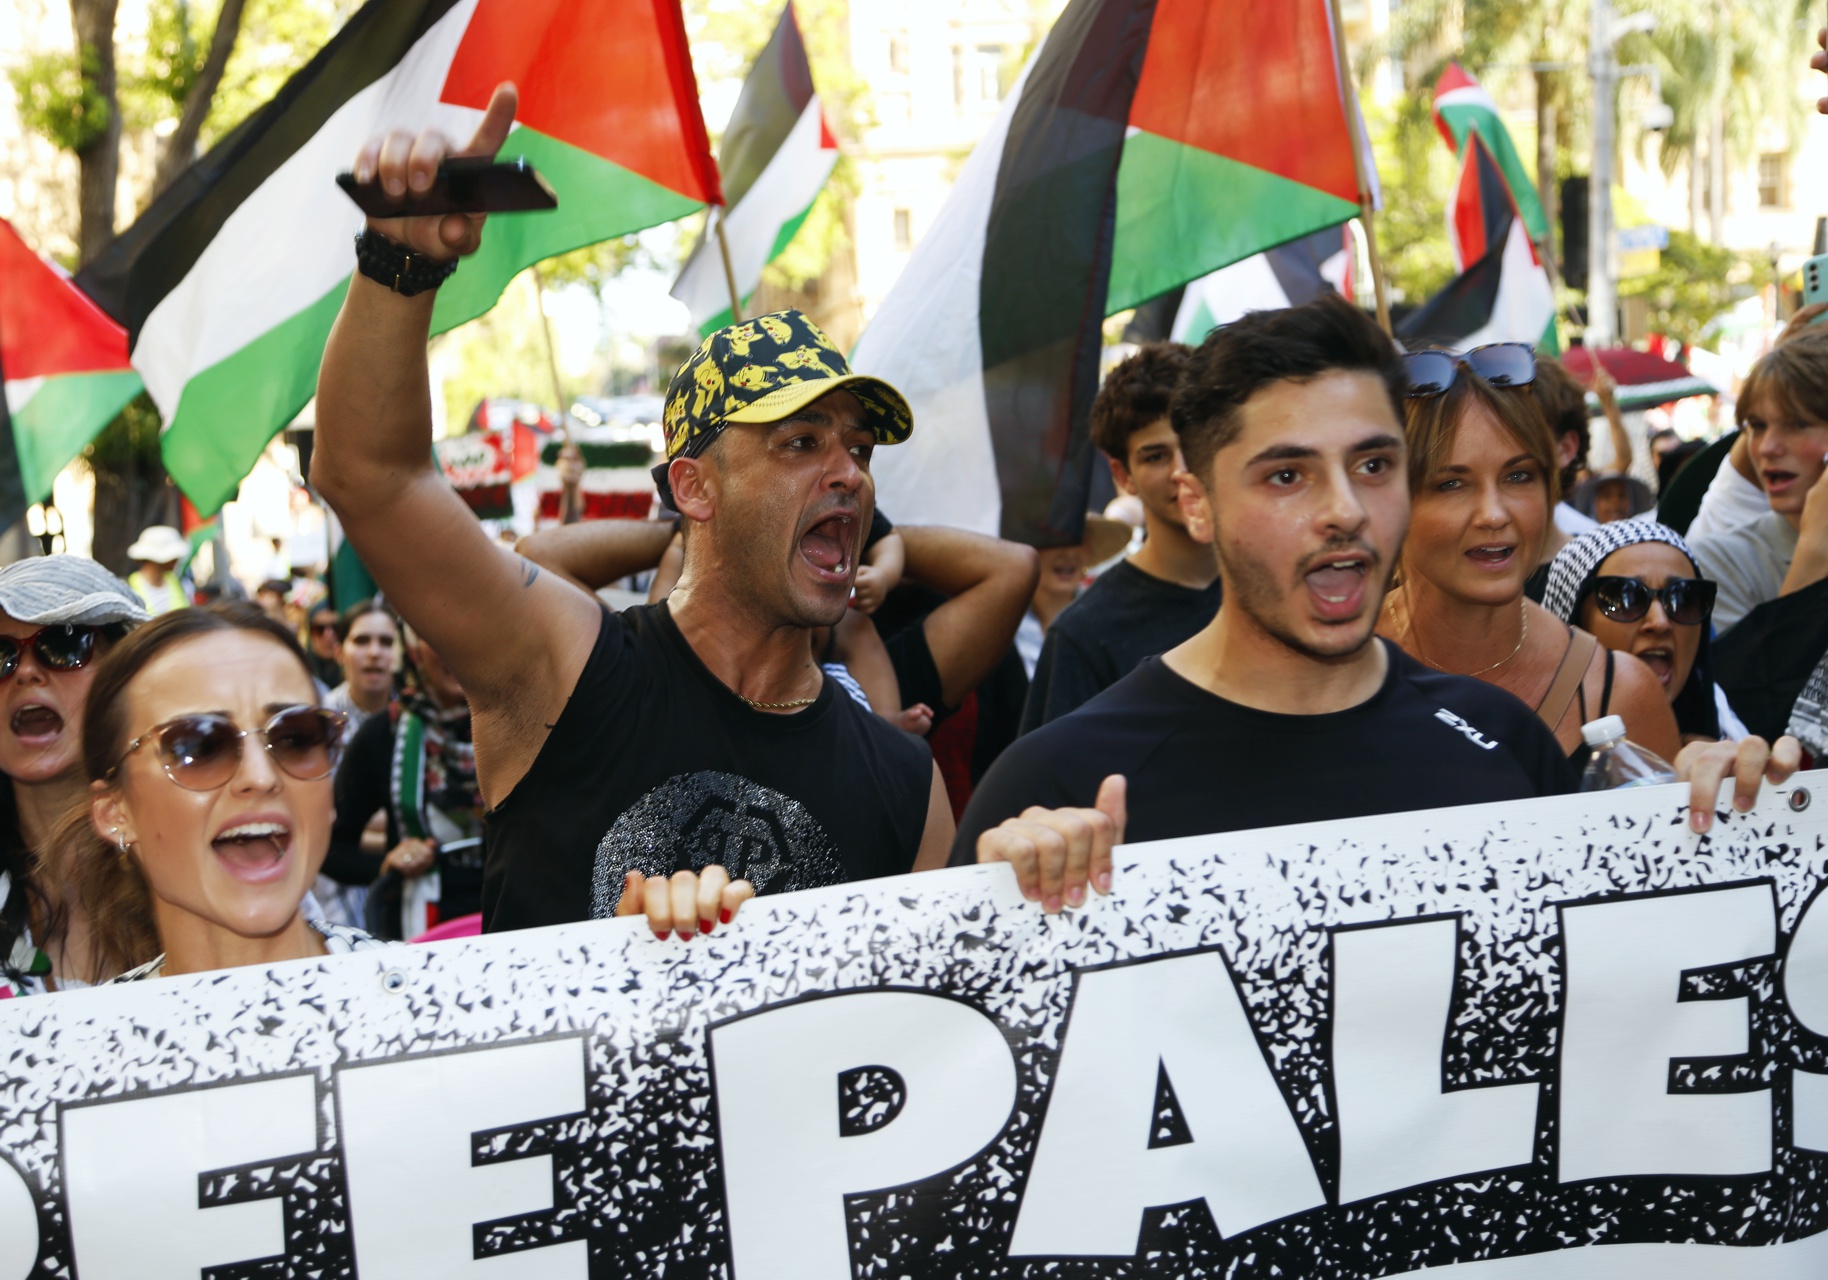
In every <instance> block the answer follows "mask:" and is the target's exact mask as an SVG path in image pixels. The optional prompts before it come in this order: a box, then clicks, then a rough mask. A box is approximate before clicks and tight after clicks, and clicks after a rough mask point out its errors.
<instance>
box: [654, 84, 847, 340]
mask: <svg viewBox="0 0 1828 1280" xmlns="http://www.w3.org/2000/svg"><path fill="white" fill-rule="evenodd" d="M824 131H825V130H824V118H823V117H822V116H821V115H820V107H819V95H818V94H814V95H813V98H812V101H811V102H809V103H807V104H806V110H804V111H802V112H801V113H800V118H799V119H798V120H797V121H795V122H794V126H793V128H792V129H791V130H789V131H788V134H787V137H786V138H785V139H783V140H782V142H781V145H780V149H779V150H777V151H776V152H775V153H774V155H773V156H771V157H769V160H768V164H767V167H765V168H764V169H763V170H762V172H761V173H760V174H759V175H757V177H756V179H755V182H754V183H753V184H752V185H751V186H750V188H749V190H748V191H747V192H745V193H744V195H743V198H742V199H741V200H740V201H738V202H737V203H736V205H734V206H733V207H732V208H731V209H730V210H729V212H728V214H727V215H725V216H724V218H723V227H724V238H725V239H726V240H727V241H728V243H729V246H730V267H731V271H732V273H733V274H734V275H735V276H736V286H737V290H738V291H739V292H740V293H741V294H742V295H743V296H744V297H748V296H749V295H750V294H751V293H753V292H754V291H755V288H756V286H757V285H759V284H760V283H761V282H762V268H764V267H766V266H767V265H768V259H769V254H770V253H771V252H772V250H773V249H774V242H775V241H776V240H777V239H779V238H780V234H781V228H782V227H784V226H786V225H787V224H788V223H789V222H792V221H793V220H794V219H795V218H797V217H799V216H800V215H801V214H803V213H805V212H806V211H807V210H808V209H809V208H811V207H812V202H813V201H814V200H816V199H818V198H819V192H820V190H821V189H822V188H823V187H824V186H825V180H826V178H828V177H830V176H831V171H832V166H833V165H834V164H836V163H837V162H838V152H837V150H836V149H835V148H828V147H822V146H820V145H819V140H820V138H821V136H822V135H823V134H824ZM712 216H714V217H715V216H717V215H716V214H713V215H712ZM709 234H710V233H709V232H707V238H706V240H705V241H704V242H703V243H702V244H700V245H699V246H698V250H697V252H695V253H694V254H693V255H692V260H691V261H690V262H688V263H686V266H685V270H684V271H681V272H680V273H679V279H678V281H677V282H676V283H675V284H674V285H673V296H674V297H675V298H678V299H679V300H680V301H681V302H683V303H685V304H686V306H687V307H688V308H689V309H690V310H691V312H692V327H693V328H694V329H696V328H698V327H699V326H700V325H702V324H704V322H705V321H707V320H709V319H711V318H712V317H713V316H715V315H717V314H718V313H719V312H722V311H727V310H729V308H730V283H729V281H728V280H726V279H725V278H724V264H723V258H722V255H721V254H720V253H719V252H718V249H717V246H716V245H715V244H714V243H713V242H712V241H711V240H710V239H709V238H708V236H709Z"/></svg>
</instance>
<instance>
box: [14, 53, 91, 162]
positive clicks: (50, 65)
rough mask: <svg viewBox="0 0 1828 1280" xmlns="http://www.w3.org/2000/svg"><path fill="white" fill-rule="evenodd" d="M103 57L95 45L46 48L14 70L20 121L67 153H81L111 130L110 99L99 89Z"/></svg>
mask: <svg viewBox="0 0 1828 1280" xmlns="http://www.w3.org/2000/svg"><path fill="white" fill-rule="evenodd" d="M99 61H100V55H98V54H97V53H96V51H95V50H94V49H93V48H84V49H83V51H82V54H81V55H80V56H78V55H77V54H76V53H75V52H74V51H71V52H63V51H49V50H47V51H45V52H42V53H34V54H31V55H30V56H28V57H26V58H24V59H23V60H22V61H21V62H20V63H19V65H18V66H16V67H14V68H13V69H12V71H10V72H9V73H8V79H10V80H11V81H12V83H13V93H14V95H15V96H16V97H17V99H18V108H19V120H20V123H21V124H23V125H24V126H25V127H26V128H27V129H29V130H31V131H32V132H33V133H36V134H38V135H39V136H40V137H43V138H47V139H49V140H50V141H51V143H53V144H54V145H55V146H57V147H58V148H60V149H62V150H64V151H81V150H83V149H84V148H86V147H88V146H89V145H90V144H91V143H93V142H94V141H95V140H96V139H97V138H99V137H101V136H102V134H103V133H104V132H105V131H106V130H107V128H108V99H107V97H106V96H105V95H103V94H102V93H101V91H100V90H98V89H97V88H96V87H95V75H96V70H97V67H98V64H99Z"/></svg>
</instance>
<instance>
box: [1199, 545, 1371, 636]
mask: <svg viewBox="0 0 1828 1280" xmlns="http://www.w3.org/2000/svg"><path fill="white" fill-rule="evenodd" d="M1348 545H1350V546H1352V547H1354V548H1355V549H1357V548H1363V549H1365V550H1367V551H1371V554H1372V556H1373V561H1372V563H1371V564H1370V566H1369V567H1367V568H1366V570H1365V578H1366V586H1367V588H1369V587H1370V586H1371V584H1372V579H1373V577H1374V576H1377V575H1381V582H1380V583H1379V585H1378V589H1377V590H1376V591H1371V590H1369V589H1367V591H1366V593H1365V607H1364V610H1363V612H1362V613H1360V614H1359V616H1358V617H1356V618H1354V619H1352V621H1351V622H1349V623H1336V624H1334V625H1335V626H1338V627H1341V628H1344V627H1347V626H1359V625H1363V624H1364V622H1365V619H1366V618H1367V617H1368V618H1369V619H1371V622H1370V625H1367V626H1365V630H1364V634H1363V635H1361V636H1359V637H1358V638H1357V639H1356V640H1355V641H1349V642H1348V643H1347V645H1346V646H1345V647H1340V648H1319V647H1316V646H1315V645H1313V644H1311V643H1309V642H1308V641H1307V640H1304V639H1303V638H1302V637H1301V636H1299V635H1297V634H1296V633H1295V631H1294V630H1293V628H1291V627H1289V626H1288V625H1287V624H1285V623H1284V622H1283V621H1282V619H1281V618H1280V617H1279V616H1278V606H1280V605H1281V604H1282V603H1283V601H1284V600H1286V599H1287V598H1288V597H1287V595H1286V594H1285V593H1284V591H1283V590H1282V589H1281V588H1280V587H1279V586H1278V585H1277V582H1276V575H1275V573H1274V572H1272V571H1271V570H1270V569H1269V567H1268V566H1266V565H1265V564H1264V563H1263V562H1262V561H1260V560H1257V559H1254V558H1253V557H1251V556H1249V555H1245V554H1242V553H1240V552H1237V551H1235V550H1228V549H1227V548H1226V545H1225V542H1224V540H1223V539H1222V538H1221V539H1215V540H1214V550H1215V551H1216V552H1217V554H1218V561H1219V570H1220V572H1221V573H1222V574H1223V575H1224V583H1225V606H1226V607H1227V608H1229V607H1231V606H1233V605H1235V606H1237V608H1238V610H1239V612H1241V613H1242V614H1244V616H1245V617H1247V618H1249V619H1250V621H1251V625H1252V626H1254V627H1256V628H1257V629H1258V630H1259V631H1261V632H1263V634H1264V635H1266V636H1268V637H1269V638H1270V639H1272V640H1274V641H1275V642H1276V643H1277V644H1280V645H1282V646H1283V647H1284V648H1287V649H1289V650H1290V651H1292V652H1294V653H1297V654H1300V655H1301V656H1302V657H1304V658H1307V659H1309V660H1311V661H1314V662H1320V663H1326V664H1328V665H1334V664H1338V663H1343V662H1349V661H1351V660H1352V659H1353V658H1356V657H1357V656H1358V655H1359V654H1361V653H1363V652H1364V650H1365V646H1366V645H1368V644H1370V643H1371V641H1372V639H1373V637H1374V636H1375V635H1376V633H1377V625H1376V620H1377V615H1378V611H1379V610H1380V609H1381V608H1382V607H1383V600H1384V596H1385V594H1387V593H1388V591H1389V590H1390V571H1389V570H1388V569H1386V568H1385V567H1384V566H1383V564H1382V562H1381V559H1379V558H1377V556H1376V552H1375V551H1374V550H1372V549H1371V548H1369V547H1365V545H1364V544H1363V543H1361V542H1352V543H1350V544H1348ZM1301 589H1302V588H1301V585H1300V584H1299V582H1297V586H1296V590H1301Z"/></svg>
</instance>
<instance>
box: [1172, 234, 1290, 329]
mask: <svg viewBox="0 0 1828 1280" xmlns="http://www.w3.org/2000/svg"><path fill="white" fill-rule="evenodd" d="M1288 305H1289V297H1288V293H1287V292H1286V291H1285V290H1284V289H1283V288H1282V281H1280V280H1278V279H1277V278H1276V272H1275V269H1274V268H1273V267H1271V266H1270V264H1269V255H1267V254H1262V253H1257V254H1252V255H1251V256H1250V257H1248V258H1245V259H1244V260H1243V261H1242V262H1234V263H1232V264H1231V265H1230V266H1229V267H1221V268H1219V270H1217V271H1214V272H1213V273H1212V274H1211V275H1206V276H1201V277H1200V278H1199V279H1198V280H1195V281H1194V282H1193V283H1192V284H1190V285H1188V286H1187V290H1186V292H1185V293H1183V294H1182V295H1181V306H1180V310H1179V311H1177V312H1175V313H1174V328H1173V330H1172V331H1171V332H1170V334H1169V336H1170V337H1171V338H1173V339H1174V341H1176V342H1188V343H1193V344H1195V345H1198V344H1199V343H1200V342H1203V341H1204V340H1205V338H1206V335H1207V333H1209V332H1210V331H1211V330H1213V329H1217V328H1218V327H1219V326H1221V325H1227V324H1230V323H1231V322H1232V321H1233V320H1237V319H1240V318H1242V317H1243V316H1244V315H1245V314H1246V313H1247V312H1251V311H1274V310H1276V309H1278V308H1280V307H1286V306H1288Z"/></svg>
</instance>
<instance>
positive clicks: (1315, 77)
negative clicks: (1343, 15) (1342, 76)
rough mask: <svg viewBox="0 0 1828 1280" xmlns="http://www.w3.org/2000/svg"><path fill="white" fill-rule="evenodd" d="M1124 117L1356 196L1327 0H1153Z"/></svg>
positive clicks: (1349, 136)
mask: <svg viewBox="0 0 1828 1280" xmlns="http://www.w3.org/2000/svg"><path fill="white" fill-rule="evenodd" d="M1130 123H1131V124H1132V125H1134V126H1135V127H1136V128H1138V129H1145V130H1147V131H1148V132H1150V133H1153V134H1158V135H1160V136H1162V137H1165V138H1169V139H1172V140H1173V141H1176V142H1180V143H1184V144H1186V145H1188V146H1193V147H1198V148H1200V149H1201V150H1203V151H1210V152H1212V153H1214V154H1215V155H1221V156H1226V157H1228V158H1230V159H1232V160H1238V161H1241V162H1243V163H1244V164H1248V165H1253V166H1255V167H1256V168H1259V169H1264V170H1267V171H1268V172H1270V173H1274V174H1277V175H1280V176H1281V177H1284V178H1289V179H1292V180H1293V181H1295V182H1300V183H1303V184H1305V185H1307V186H1310V187H1316V188H1318V189H1320V190H1322V191H1325V192H1327V193H1329V194H1331V195H1336V196H1338V197H1339V198H1340V199H1342V200H1350V201H1352V202H1354V203H1356V202H1357V200H1358V171H1357V169H1356V168H1355V167H1354V165H1353V162H1352V132H1351V126H1350V125H1349V124H1348V123H1347V121H1346V115H1345V107H1344V103H1343V102H1342V100H1341V97H1340V89H1339V73H1338V64H1337V61H1336V58H1335V55H1334V51H1333V34H1332V27H1331V25H1330V24H1329V21H1328V14H1327V0H1275V3H1272V4H1225V3H1212V0H1157V4H1156V7H1155V21H1154V25H1153V27H1152V28H1151V30H1150V33H1149V50H1148V53H1147V54H1146V55H1145V57H1144V60H1143V69H1142V78H1141V79H1140V80H1139V81H1138V83H1137V86H1136V96H1135V98H1134V99H1133V101H1132V103H1131V106H1130Z"/></svg>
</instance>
